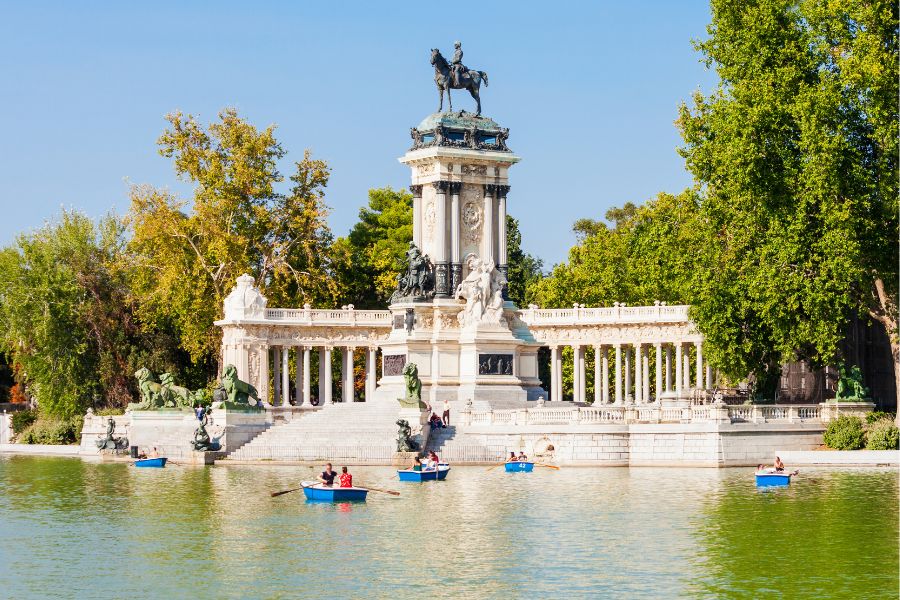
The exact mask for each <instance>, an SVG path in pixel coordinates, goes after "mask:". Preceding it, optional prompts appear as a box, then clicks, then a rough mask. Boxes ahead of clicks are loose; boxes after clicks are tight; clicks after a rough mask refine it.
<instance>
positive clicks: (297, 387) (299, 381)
mask: <svg viewBox="0 0 900 600" xmlns="http://www.w3.org/2000/svg"><path fill="white" fill-rule="evenodd" d="M294 404H296V405H297V406H300V405H301V404H303V346H294Z"/></svg>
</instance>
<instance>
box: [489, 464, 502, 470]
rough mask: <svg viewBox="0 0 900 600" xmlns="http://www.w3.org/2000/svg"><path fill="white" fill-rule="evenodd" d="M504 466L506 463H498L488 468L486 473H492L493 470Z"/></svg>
mask: <svg viewBox="0 0 900 600" xmlns="http://www.w3.org/2000/svg"><path fill="white" fill-rule="evenodd" d="M505 464H506V463H500V464H499V465H494V466H493V467H488V471H493V470H494V469H496V468H497V467H502V466H503V465H505Z"/></svg>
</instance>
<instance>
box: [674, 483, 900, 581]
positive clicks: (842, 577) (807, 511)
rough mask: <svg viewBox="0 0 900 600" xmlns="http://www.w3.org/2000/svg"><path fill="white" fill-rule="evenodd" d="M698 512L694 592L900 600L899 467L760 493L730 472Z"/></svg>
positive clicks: (769, 489) (758, 489)
mask: <svg viewBox="0 0 900 600" xmlns="http://www.w3.org/2000/svg"><path fill="white" fill-rule="evenodd" d="M702 513H703V515H704V516H703V518H702V519H701V520H700V522H699V526H698V528H697V529H696V531H695V534H694V537H695V539H696V541H697V546H698V551H697V554H696V556H695V558H694V561H693V562H694V565H695V567H696V569H695V572H698V573H700V574H701V575H700V576H699V577H697V578H696V579H695V580H694V582H693V583H694V585H693V586H692V590H691V591H692V592H693V593H695V594H697V595H707V596H711V597H729V598H758V597H760V595H771V596H773V597H784V598H807V597H808V598H865V597H871V598H893V597H896V593H897V584H898V560H900V556H898V542H897V540H898V528H900V524H898V516H897V515H898V481H897V472H896V470H894V469H856V470H824V469H808V470H803V471H802V472H801V474H800V476H799V477H796V478H794V481H793V482H792V484H791V485H790V486H788V487H778V488H756V487H755V486H754V484H753V479H752V476H749V475H748V474H747V472H746V471H745V470H740V471H738V470H733V471H730V472H729V474H728V476H727V477H726V480H725V481H724V484H723V486H722V487H721V489H720V491H719V493H718V494H715V495H713V496H711V497H709V498H708V499H706V501H705V502H704V508H703V511H702Z"/></svg>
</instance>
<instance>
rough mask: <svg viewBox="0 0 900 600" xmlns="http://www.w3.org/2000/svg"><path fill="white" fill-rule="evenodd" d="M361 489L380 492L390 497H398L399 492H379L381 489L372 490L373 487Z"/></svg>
mask: <svg viewBox="0 0 900 600" xmlns="http://www.w3.org/2000/svg"><path fill="white" fill-rule="evenodd" d="M360 487H362V486H360ZM363 489H366V490H370V491H372V492H381V493H382V494H390V495H391V496H399V495H400V492H395V491H394V490H381V489H378V488H373V487H367V488H363Z"/></svg>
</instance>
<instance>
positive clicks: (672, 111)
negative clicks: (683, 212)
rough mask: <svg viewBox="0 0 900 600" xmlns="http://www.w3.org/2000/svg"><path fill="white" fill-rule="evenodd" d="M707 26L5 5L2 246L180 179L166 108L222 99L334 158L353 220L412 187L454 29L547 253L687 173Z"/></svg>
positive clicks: (635, 11)
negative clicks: (688, 118) (422, 132)
mask: <svg viewBox="0 0 900 600" xmlns="http://www.w3.org/2000/svg"><path fill="white" fill-rule="evenodd" d="M708 22H709V7H708V5H707V3H706V2H701V1H691V2H688V1H684V2H664V1H658V2H615V3H612V2H590V3H589V2H584V3H575V2H547V1H543V2H522V1H517V2H485V1H481V2H462V1H456V2H441V3H436V2H423V1H421V0H419V1H417V2H391V3H387V2H378V3H376V2H316V3H299V2H290V3H289V2H285V3H275V2H253V3H250V2H244V3H237V2H234V3H231V2H215V3H213V2H209V3H201V2H183V3H174V2H172V3H169V2H152V3H151V2H145V3H141V4H138V3H121V2H120V3H112V2H110V3H99V2H83V3H82V2H79V3H74V2H73V3H57V4H53V3H44V2H19V3H15V4H13V3H8V2H7V3H5V4H0V57H2V58H0V64H2V66H3V68H2V72H3V82H4V85H3V86H2V88H0V89H2V90H3V93H2V95H0V123H2V131H3V136H2V137H0V181H2V191H0V205H2V209H3V210H2V214H3V218H4V221H5V226H4V227H3V229H2V231H0V244H7V243H9V242H10V241H11V240H12V239H13V237H14V236H15V234H16V233H18V232H20V231H27V230H30V229H33V228H35V227H39V226H40V225H41V224H42V223H44V222H45V221H46V220H47V219H52V218H54V216H55V215H57V214H59V211H60V208H61V207H63V206H65V207H70V208H76V209H79V210H81V211H83V212H85V213H87V214H89V215H91V216H100V215H102V214H104V213H106V212H108V211H109V210H115V211H116V212H119V213H124V212H125V211H126V210H127V208H128V198H127V192H128V185H129V182H132V183H150V184H153V185H156V186H168V187H170V188H172V189H174V190H177V191H180V192H183V193H188V192H189V188H188V187H186V186H185V185H184V184H183V183H179V182H178V180H177V179H176V178H175V175H174V173H173V171H172V165H171V162H170V161H169V160H167V159H165V158H163V157H161V156H159V155H158V154H157V152H156V145H155V141H156V139H157V137H158V136H159V134H160V133H161V132H162V130H163V128H164V126H165V122H164V120H163V117H164V115H165V114H166V113H168V112H171V111H173V110H181V111H184V112H186V113H191V114H194V115H197V116H198V117H199V118H200V119H201V120H203V121H204V122H207V121H209V120H210V119H213V118H215V116H216V114H217V112H218V111H219V110H220V109H221V108H223V107H225V106H234V107H236V108H237V109H238V110H239V112H240V114H241V115H242V116H244V117H246V118H248V119H249V120H250V121H252V122H253V123H254V124H255V125H257V126H258V127H263V126H265V125H268V124H270V123H275V124H277V125H278V134H277V135H278V137H279V140H280V141H281V143H282V145H283V146H284V148H285V149H286V150H287V151H288V156H287V157H286V159H285V163H284V165H283V168H282V171H283V172H284V173H285V174H286V175H287V174H289V173H290V171H291V169H290V162H291V161H292V160H296V159H299V158H300V157H302V154H303V150H304V148H310V149H311V150H312V151H313V154H314V156H315V157H317V158H323V159H325V160H327V161H328V162H329V163H330V165H331V167H332V169H333V174H332V179H331V183H330V185H329V188H328V194H327V203H328V204H329V206H330V207H331V209H332V213H331V216H330V218H329V222H330V224H331V226H332V229H333V230H334V232H335V234H336V235H345V234H346V232H347V231H348V230H349V228H350V227H351V226H352V224H353V223H354V222H355V221H356V217H357V212H358V210H359V207H360V206H362V205H363V204H365V202H366V198H367V196H366V193H367V191H368V189H369V188H372V187H382V186H386V185H390V186H393V187H404V186H406V185H408V184H409V172H408V170H407V168H406V167H404V166H403V165H401V164H399V163H398V162H397V157H399V156H400V155H402V154H403V153H404V152H405V151H406V149H407V148H408V147H409V144H410V139H409V128H410V127H411V126H413V125H416V124H417V123H418V122H419V121H420V120H421V119H422V118H423V117H424V116H426V115H427V114H429V113H431V112H433V111H435V110H436V109H437V93H436V88H435V86H434V81H433V70H432V67H431V65H430V64H429V49H430V48H432V47H437V48H440V49H441V50H442V52H443V53H444V54H445V56H449V55H450V54H452V49H453V41H454V40H456V39H459V40H461V41H462V43H463V50H464V51H465V60H464V62H465V63H466V64H467V65H468V66H470V67H472V68H477V69H479V70H483V71H487V73H488V74H489V77H490V87H488V88H487V89H485V90H483V92H482V105H483V112H484V114H486V115H487V116H490V117H492V118H493V119H495V120H496V121H498V122H499V123H500V124H501V125H503V126H505V127H509V128H510V138H509V146H510V147H511V148H512V149H513V151H515V152H516V153H517V154H519V155H520V156H521V157H522V158H523V160H522V162H521V163H520V164H518V165H517V166H516V167H515V168H514V169H513V170H512V171H511V173H510V183H511V185H512V191H511V192H510V196H509V211H510V213H511V214H512V215H513V216H516V217H517V218H518V219H519V220H520V222H521V229H522V232H523V237H524V245H525V248H526V250H528V251H530V252H532V253H534V254H536V255H538V256H540V257H541V258H543V259H544V260H545V262H546V263H547V266H550V265H552V264H553V263H555V262H558V261H560V260H563V259H565V257H566V252H567V250H568V248H569V247H570V246H571V245H572V244H573V243H574V236H573V235H572V232H571V225H572V222H573V221H575V219H578V218H580V217H592V218H602V216H603V214H604V212H605V211H606V209H607V208H609V207H610V206H616V205H621V204H623V203H624V202H626V201H632V202H643V201H645V200H646V199H648V198H650V197H652V196H654V195H655V194H656V193H657V192H659V191H669V192H677V191H680V190H681V189H683V188H685V187H686V186H689V185H690V183H691V180H690V177H689V175H688V174H687V173H686V172H685V170H684V165H683V161H682V160H681V158H680V157H679V156H678V155H677V153H676V151H675V149H676V147H677V146H678V144H679V137H678V133H677V131H676V129H675V127H674V125H673V121H674V120H675V117H676V109H677V106H678V103H679V102H681V101H682V100H688V99H689V98H690V95H691V93H692V92H693V91H694V90H696V89H698V88H700V89H703V90H709V89H710V88H711V87H712V86H713V85H714V83H715V75H714V74H713V73H711V72H709V71H707V70H706V69H705V68H704V66H703V65H702V64H701V63H700V56H699V55H698V54H697V53H696V52H694V50H693V49H692V47H691V43H690V41H691V39H696V38H701V37H704V36H705V28H706V25H707V23H708ZM455 99H456V104H455V105H454V108H466V109H472V108H473V107H474V103H473V102H472V101H471V99H470V98H468V94H466V96H465V97H464V96H463V94H462V93H461V92H457V93H456V94H455Z"/></svg>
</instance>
